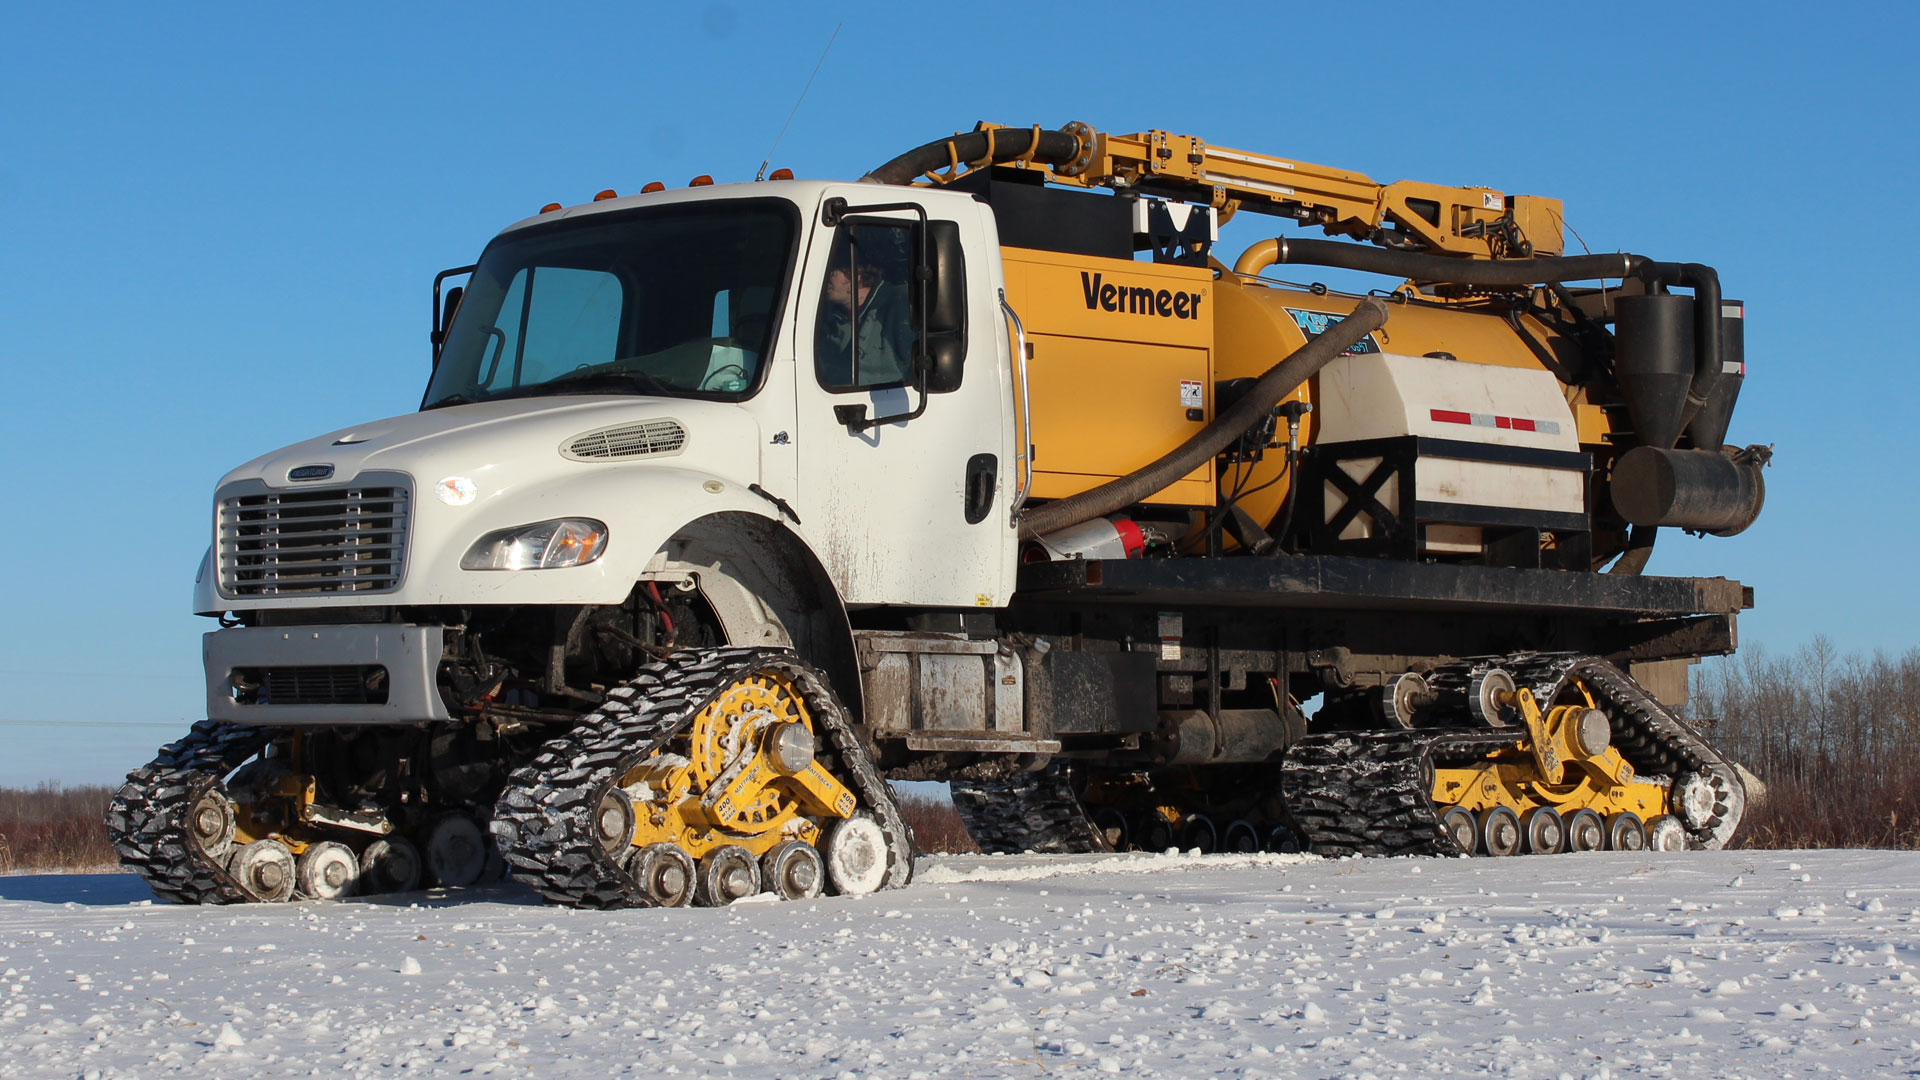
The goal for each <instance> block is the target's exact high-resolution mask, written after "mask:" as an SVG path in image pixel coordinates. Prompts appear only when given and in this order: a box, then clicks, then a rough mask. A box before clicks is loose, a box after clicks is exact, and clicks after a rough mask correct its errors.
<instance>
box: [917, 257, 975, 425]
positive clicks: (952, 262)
mask: <svg viewBox="0 0 1920 1080" xmlns="http://www.w3.org/2000/svg"><path fill="white" fill-rule="evenodd" d="M927 270H928V273H929V275H930V276H931V278H932V280H931V281H929V282H928V283H927V285H928V288H927V311H926V317H925V319H924V320H922V326H921V332H922V333H924V334H925V335H926V343H927V346H926V358H925V361H924V363H925V364H926V370H925V371H924V372H922V375H923V378H924V382H923V384H922V385H924V386H925V388H926V392H927V393H929V394H950V393H952V392H954V391H955V390H958V389H960V379H961V376H962V375H963V374H964V370H963V368H964V366H965V363H966V357H967V334H966V328H967V260H966V255H965V254H964V253H963V252H962V251H961V248H960V227H959V226H958V225H956V224H954V223H953V222H951V221H929V222H927Z"/></svg>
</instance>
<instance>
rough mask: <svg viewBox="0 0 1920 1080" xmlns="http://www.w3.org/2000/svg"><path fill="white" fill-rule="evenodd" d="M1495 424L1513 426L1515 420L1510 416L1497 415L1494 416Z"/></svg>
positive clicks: (1496, 425)
mask: <svg viewBox="0 0 1920 1080" xmlns="http://www.w3.org/2000/svg"><path fill="white" fill-rule="evenodd" d="M1493 426H1494V427H1497V428H1510V427H1512V426H1513V420H1512V419H1511V418H1510V417H1505V416H1496V417H1494V418H1493Z"/></svg>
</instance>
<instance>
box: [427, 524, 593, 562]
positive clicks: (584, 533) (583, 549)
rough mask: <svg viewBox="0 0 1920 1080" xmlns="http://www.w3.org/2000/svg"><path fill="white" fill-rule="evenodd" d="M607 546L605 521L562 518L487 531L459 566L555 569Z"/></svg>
mask: <svg viewBox="0 0 1920 1080" xmlns="http://www.w3.org/2000/svg"><path fill="white" fill-rule="evenodd" d="M606 550H607V527H606V525H604V524H602V523H601V522H598V521H594V520H593V519H592V518H561V519H559V520H557V521H541V522H536V523H534V524H532V525H519V526H515V527H514V528H511V529H501V530H500V531H498V532H490V533H488V534H487V535H485V536H483V537H481V538H480V539H479V540H478V541H476V542H475V543H474V545H473V546H472V547H470V548H468V549H467V553H466V555H465V556H463V557H462V558H461V560H460V569H462V570H552V569H555V568H557V567H562V566H585V565H586V564H588V563H590V562H592V561H593V560H595V559H597V558H599V557H600V556H601V555H602V554H603V553H604V552H605V551H606Z"/></svg>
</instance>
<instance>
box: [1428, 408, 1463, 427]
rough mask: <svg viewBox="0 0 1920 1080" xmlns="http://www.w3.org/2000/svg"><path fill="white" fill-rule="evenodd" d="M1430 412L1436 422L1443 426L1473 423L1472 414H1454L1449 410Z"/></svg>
mask: <svg viewBox="0 0 1920 1080" xmlns="http://www.w3.org/2000/svg"><path fill="white" fill-rule="evenodd" d="M1428 412H1429V414H1430V415H1431V416H1432V417H1433V419H1434V420H1435V422H1437V423H1441V424H1471V423H1473V414H1471V413H1463V412H1452V411H1450V410H1447V409H1430V410H1428Z"/></svg>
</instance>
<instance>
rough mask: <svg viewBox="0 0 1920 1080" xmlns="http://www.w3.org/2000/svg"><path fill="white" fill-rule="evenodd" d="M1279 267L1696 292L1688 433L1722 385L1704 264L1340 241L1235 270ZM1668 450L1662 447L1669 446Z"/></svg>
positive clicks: (1274, 248) (1266, 253)
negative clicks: (1627, 283) (1630, 282)
mask: <svg viewBox="0 0 1920 1080" xmlns="http://www.w3.org/2000/svg"><path fill="white" fill-rule="evenodd" d="M1277 263H1293V264H1304V265H1309V266H1331V267H1336V268H1338V269H1342V270H1359V271H1361V272H1363V273H1370V274H1388V275H1391V276H1394V277H1403V278H1411V279H1412V280H1414V281H1445V282H1452V283H1455V284H1460V285H1485V286H1490V287H1494V288H1520V287H1523V286H1527V285H1556V284H1559V283H1560V282H1564V281H1586V280H1589V279H1593V278H1630V277H1631V278H1638V279H1640V280H1641V281H1644V282H1646V284H1647V287H1648V290H1649V291H1658V290H1660V289H1663V288H1665V287H1666V286H1669V285H1679V286H1682V287H1684V288H1690V289H1692V290H1693V297H1694V304H1693V335H1694V349H1693V378H1692V380H1691V381H1690V382H1689V384H1688V386H1687V410H1686V414H1685V418H1684V419H1683V421H1682V427H1683V428H1684V427H1685V425H1686V424H1687V423H1690V422H1692V420H1693V417H1694V414H1695V413H1698V412H1699V411H1700V409H1701V408H1702V407H1703V406H1705V405H1706V403H1707V398H1708V397H1710V396H1711V395H1712V394H1713V387H1714V383H1716V382H1718V381H1719V378H1720V368H1721V356H1720V275H1719V274H1718V273H1717V272H1715V271H1714V269H1713V267H1711V266H1703V265H1701V264H1699V263H1666V262H1654V261H1653V260H1652V259H1649V258H1646V257H1645V256H1642V255H1628V254H1624V253H1613V254H1606V255H1573V256H1563V257H1543V258H1537V259H1492V260H1489V259H1467V258H1461V257H1459V256H1454V255H1428V254H1425V253H1422V252H1417V251H1393V250H1389V249H1387V248H1377V247H1370V246H1367V245H1365V244H1349V243H1344V242H1342V241H1339V240H1290V239H1287V238H1285V237H1275V238H1274V239H1271V240H1262V241H1260V242H1259V243H1257V244H1255V245H1253V246H1252V247H1250V248H1248V249H1247V251H1246V254H1244V255H1241V256H1240V260H1239V261H1238V262H1236V263H1235V264H1234V267H1233V271H1234V273H1236V274H1246V275H1249V276H1251V275H1254V274H1258V273H1259V272H1260V271H1262V270H1265V269H1266V268H1267V267H1269V266H1273V265H1275V264H1277ZM1663 449H1664V447H1663Z"/></svg>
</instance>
